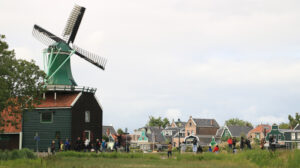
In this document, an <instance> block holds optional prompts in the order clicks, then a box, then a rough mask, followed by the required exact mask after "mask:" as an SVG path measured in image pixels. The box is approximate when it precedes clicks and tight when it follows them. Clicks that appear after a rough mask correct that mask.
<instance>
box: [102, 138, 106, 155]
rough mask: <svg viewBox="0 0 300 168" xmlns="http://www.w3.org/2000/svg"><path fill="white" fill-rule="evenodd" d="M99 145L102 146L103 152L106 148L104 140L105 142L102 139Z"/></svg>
mask: <svg viewBox="0 0 300 168" xmlns="http://www.w3.org/2000/svg"><path fill="white" fill-rule="evenodd" d="M101 146H102V152H105V150H106V142H105V140H104V139H103V140H102V143H101Z"/></svg>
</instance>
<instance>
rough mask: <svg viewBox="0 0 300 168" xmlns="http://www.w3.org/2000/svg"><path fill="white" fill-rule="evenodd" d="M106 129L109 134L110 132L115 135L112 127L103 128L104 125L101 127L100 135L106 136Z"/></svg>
mask: <svg viewBox="0 0 300 168" xmlns="http://www.w3.org/2000/svg"><path fill="white" fill-rule="evenodd" d="M107 129H108V130H109V132H110V133H111V134H116V130H115V129H114V127H113V126H105V125H103V126H102V135H107V134H106V132H107Z"/></svg>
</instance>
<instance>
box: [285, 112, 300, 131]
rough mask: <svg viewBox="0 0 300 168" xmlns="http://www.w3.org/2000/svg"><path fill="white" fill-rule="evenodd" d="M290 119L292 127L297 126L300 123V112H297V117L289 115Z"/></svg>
mask: <svg viewBox="0 0 300 168" xmlns="http://www.w3.org/2000/svg"><path fill="white" fill-rule="evenodd" d="M288 119H289V124H290V127H292V128H295V127H296V125H297V124H300V115H299V113H296V114H295V118H294V117H292V116H291V115H289V117H288Z"/></svg>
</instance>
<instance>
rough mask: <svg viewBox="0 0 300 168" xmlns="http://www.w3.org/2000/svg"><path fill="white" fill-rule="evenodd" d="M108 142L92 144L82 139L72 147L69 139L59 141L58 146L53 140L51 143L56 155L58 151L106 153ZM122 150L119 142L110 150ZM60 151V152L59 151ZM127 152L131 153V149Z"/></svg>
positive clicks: (78, 139) (53, 152) (127, 148)
mask: <svg viewBox="0 0 300 168" xmlns="http://www.w3.org/2000/svg"><path fill="white" fill-rule="evenodd" d="M107 145H108V144H107V142H106V141H105V140H104V139H103V140H102V141H100V140H99V139H96V142H95V143H91V142H90V140H89V139H87V138H86V139H85V140H82V139H81V138H80V137H78V138H77V140H76V141H75V143H74V144H72V145H71V142H70V141H69V139H66V140H65V142H63V141H62V140H59V141H58V145H56V143H55V140H52V143H51V153H52V154H55V152H56V151H69V150H75V151H77V152H82V151H84V152H96V153H98V152H106V151H107V148H108V146H107ZM57 146H58V148H57ZM118 148H120V143H118V141H116V142H114V143H113V147H112V148H109V150H110V151H117V150H118ZM57 149H58V150H57ZM125 150H126V151H127V152H129V147H126V148H125Z"/></svg>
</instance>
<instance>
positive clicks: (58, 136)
mask: <svg viewBox="0 0 300 168" xmlns="http://www.w3.org/2000/svg"><path fill="white" fill-rule="evenodd" d="M47 90H48V91H47V92H46V93H45V94H44V95H43V100H42V102H41V104H40V105H37V106H36V108H35V109H33V110H31V111H26V112H25V113H24V116H23V141H22V143H23V145H22V146H23V148H29V149H34V150H35V151H36V150H39V151H48V148H49V147H50V145H51V142H52V141H53V140H54V141H55V145H56V148H57V149H59V145H58V144H59V142H60V141H62V142H63V143H65V141H66V139H68V140H69V141H70V143H71V147H72V148H73V147H74V145H75V142H76V140H77V138H78V137H80V138H81V140H82V141H84V140H85V139H89V140H90V142H91V143H94V142H95V141H96V139H100V140H101V138H102V116H103V112H102V107H101V105H100V103H99V101H98V100H97V98H96V96H95V92H96V89H94V88H89V87H77V86H76V87H74V86H63V85H49V86H47Z"/></svg>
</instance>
